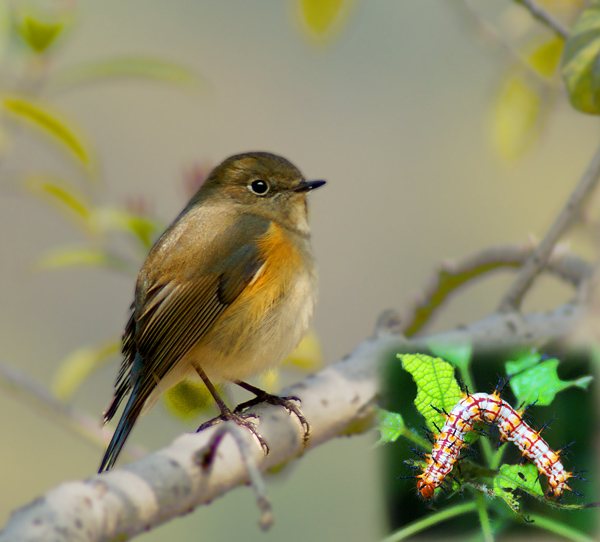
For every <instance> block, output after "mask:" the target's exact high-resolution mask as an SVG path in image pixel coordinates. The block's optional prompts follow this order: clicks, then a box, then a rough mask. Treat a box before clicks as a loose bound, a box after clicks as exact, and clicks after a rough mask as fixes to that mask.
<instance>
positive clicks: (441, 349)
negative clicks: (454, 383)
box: [427, 340, 473, 373]
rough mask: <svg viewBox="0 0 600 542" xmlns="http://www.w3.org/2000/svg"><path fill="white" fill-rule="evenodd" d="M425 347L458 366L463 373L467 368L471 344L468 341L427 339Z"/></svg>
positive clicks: (471, 350) (471, 349) (471, 348)
mask: <svg viewBox="0 0 600 542" xmlns="http://www.w3.org/2000/svg"><path fill="white" fill-rule="evenodd" d="M427 348H429V350H431V352H432V353H434V354H435V355H436V356H439V357H441V358H443V359H445V360H447V361H449V362H450V363H452V365H454V366H455V367H458V368H459V369H460V370H461V371H464V372H465V373H466V372H467V371H468V370H469V363H470V361H471V354H472V353H473V346H472V345H471V343H469V342H465V343H460V344H459V343H453V344H448V343H444V342H435V341H432V340H428V341H427Z"/></svg>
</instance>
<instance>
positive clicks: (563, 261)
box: [397, 243, 593, 337]
mask: <svg viewBox="0 0 600 542" xmlns="http://www.w3.org/2000/svg"><path fill="white" fill-rule="evenodd" d="M535 249H536V247H535V246H534V245H533V244H532V243H527V244H515V245H506V246H499V247H492V248H488V249H484V250H482V251H480V252H477V253H475V254H471V255H470V256H467V257H466V258H463V259H461V260H459V261H456V262H443V263H442V264H440V266H439V268H438V269H437V271H436V272H435V274H434V275H433V276H432V277H431V278H430V279H429V280H428V282H427V284H426V286H425V288H424V290H423V292H422V293H421V294H419V295H418V296H416V300H415V301H414V303H413V305H412V306H411V307H410V308H409V309H408V310H407V311H406V312H405V313H404V314H403V315H402V317H401V319H400V322H399V324H398V327H397V330H398V331H399V332H400V333H403V334H404V335H406V336H407V337H412V336H413V335H415V334H416V333H418V332H419V331H421V330H422V328H423V327H424V326H425V325H426V324H428V323H430V322H431V320H432V318H433V316H434V315H435V313H436V311H437V310H438V309H439V308H440V307H441V306H442V304H443V303H444V302H445V301H446V299H447V298H448V297H449V296H450V295H451V294H453V293H454V292H455V291H456V290H457V289H459V288H460V287H462V286H464V285H466V284H467V283H471V282H472V281H473V280H475V279H478V278H481V277H483V276H484V275H489V274H490V273H494V272H496V271H501V270H503V269H511V268H518V267H521V266H522V265H523V264H524V263H525V262H526V261H527V260H528V259H529V258H530V257H531V255H532V254H533V252H534V250H535ZM592 269H593V266H592V265H591V264H590V263H588V262H586V261H585V260H583V259H582V258H580V257H578V256H576V255H573V254H569V253H567V252H565V251H564V250H558V248H557V250H555V251H554V252H553V254H552V255H551V257H550V260H549V261H548V265H547V266H546V267H545V269H544V270H545V271H546V272H548V273H550V274H552V275H555V276H557V277H558V278H560V279H562V280H564V281H565V282H567V283H569V284H571V285H572V286H573V287H575V288H579V287H580V286H581V284H582V282H583V281H584V280H585V279H586V278H587V277H588V276H590V274H591V271H592Z"/></svg>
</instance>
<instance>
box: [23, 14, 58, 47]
mask: <svg viewBox="0 0 600 542" xmlns="http://www.w3.org/2000/svg"><path fill="white" fill-rule="evenodd" d="M68 22H70V18H64V19H56V20H48V21H43V20H41V19H40V18H39V17H33V16H32V15H31V14H29V13H26V14H25V15H23V17H22V18H21V20H20V21H19V22H18V23H17V24H16V25H15V27H16V29H17V32H18V33H19V35H20V36H21V37H22V38H23V41H25V43H26V44H27V45H28V46H29V47H30V48H31V50H32V51H33V52H34V53H37V54H41V53H43V52H45V51H46V50H47V49H48V48H49V47H50V46H51V45H52V44H53V43H54V42H55V41H56V39H57V38H58V37H59V36H60V34H62V32H63V30H64V29H65V27H66V26H67V24H68Z"/></svg>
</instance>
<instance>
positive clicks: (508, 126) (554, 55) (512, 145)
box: [491, 38, 563, 161]
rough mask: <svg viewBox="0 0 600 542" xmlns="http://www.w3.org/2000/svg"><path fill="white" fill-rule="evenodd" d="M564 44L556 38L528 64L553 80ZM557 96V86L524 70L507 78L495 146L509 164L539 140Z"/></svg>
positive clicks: (497, 104)
mask: <svg viewBox="0 0 600 542" xmlns="http://www.w3.org/2000/svg"><path fill="white" fill-rule="evenodd" d="M562 48H563V42H562V40H561V39H557V38H553V39H552V40H549V41H546V42H544V43H542V44H541V45H539V46H537V47H535V48H534V49H533V50H532V51H531V52H530V53H529V54H528V55H527V57H526V58H527V62H528V64H529V66H530V67H531V68H532V69H533V70H535V71H536V72H537V73H538V74H539V75H540V76H541V77H543V78H550V77H552V76H553V75H554V74H555V73H556V71H557V68H558V64H559V62H560V55H561V53H562ZM553 96H554V86H553V83H552V82H551V81H550V80H548V83H547V84H545V83H544V82H543V80H538V79H537V78H536V76H535V75H533V74H532V73H529V72H527V71H526V70H525V68H523V67H522V66H520V65H518V66H515V67H513V69H512V70H511V72H510V73H509V75H508V76H507V77H506V79H505V81H504V83H503V85H502V87H501V89H500V92H499V94H498V97H497V98H496V100H495V101H494V107H493V111H492V125H491V127H492V136H493V140H494V144H495V146H496V148H497V150H498V152H499V154H500V156H502V157H503V158H504V159H505V160H508V161H511V160H514V159H516V158H519V157H520V156H521V155H522V154H523V153H524V152H525V151H526V150H527V149H528V148H529V147H530V146H531V144H532V143H533V142H535V140H536V139H537V137H538V135H539V132H540V129H541V127H542V125H543V122H544V121H545V120H546V117H547V114H548V112H549V108H550V105H551V103H552V98H553Z"/></svg>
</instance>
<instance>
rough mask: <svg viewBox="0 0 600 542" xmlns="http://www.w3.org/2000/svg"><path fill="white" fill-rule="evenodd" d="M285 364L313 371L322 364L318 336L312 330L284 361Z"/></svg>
mask: <svg viewBox="0 0 600 542" xmlns="http://www.w3.org/2000/svg"><path fill="white" fill-rule="evenodd" d="M285 364H286V365H287V364H289V365H294V366H295V367H297V368H300V369H303V370H306V371H314V370H316V369H319V368H320V367H322V365H323V352H322V351H321V343H320V342H319V337H318V336H317V334H316V333H315V331H314V330H312V329H311V330H310V331H309V332H308V333H307V334H306V337H304V340H303V341H302V342H301V343H300V345H299V346H298V348H297V349H296V351H295V352H294V353H293V354H292V355H291V356H290V357H289V358H288V359H287V360H286V361H285Z"/></svg>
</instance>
